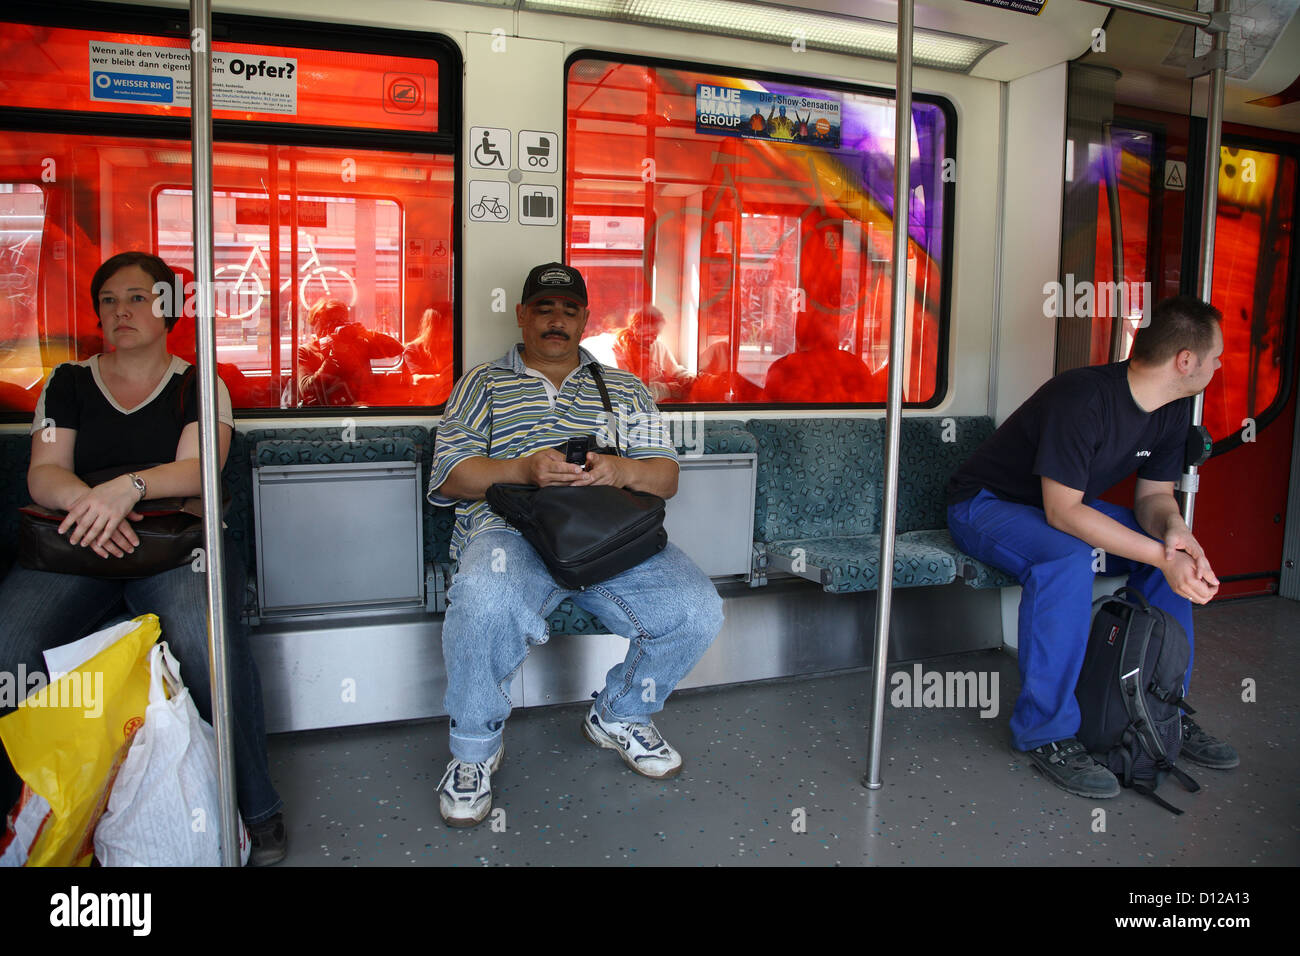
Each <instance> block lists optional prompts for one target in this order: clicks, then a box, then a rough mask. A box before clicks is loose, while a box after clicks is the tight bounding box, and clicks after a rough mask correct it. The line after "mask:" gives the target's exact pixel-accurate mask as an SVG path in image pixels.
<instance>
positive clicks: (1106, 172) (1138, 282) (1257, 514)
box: [1057, 106, 1300, 598]
mask: <svg viewBox="0 0 1300 956" xmlns="http://www.w3.org/2000/svg"><path fill="white" fill-rule="evenodd" d="M1086 145H1087V147H1088V151H1087V153H1086V154H1085V155H1086V157H1087V158H1086V159H1085V160H1084V162H1083V163H1082V165H1081V166H1076V168H1075V169H1074V170H1073V173H1074V181H1073V182H1067V200H1066V217H1065V228H1066V232H1065V234H1064V235H1063V241H1062V253H1063V266H1062V271H1063V272H1070V271H1071V270H1074V271H1075V272H1076V273H1078V274H1076V275H1075V280H1076V283H1077V282H1079V281H1084V280H1091V281H1092V282H1093V283H1095V286H1096V287H1097V288H1099V289H1101V288H1106V287H1107V286H1108V285H1109V287H1110V288H1112V289H1116V290H1118V291H1119V292H1120V293H1121V294H1119V295H1111V296H1102V295H1100V294H1098V295H1097V296H1096V309H1095V311H1094V313H1093V314H1092V315H1091V316H1089V317H1087V318H1086V320H1081V318H1078V317H1076V318H1075V319H1074V320H1073V324H1072V325H1071V326H1069V327H1066V328H1064V329H1063V334H1062V335H1060V336H1058V354H1057V364H1058V370H1063V369H1064V368H1068V367H1074V366H1077V365H1081V364H1098V363H1103V362H1109V361H1118V360H1121V359H1124V358H1126V357H1127V356H1128V352H1129V348H1130V347H1131V345H1132V340H1133V335H1134V332H1135V331H1136V328H1137V325H1138V323H1139V322H1140V321H1141V316H1142V312H1143V310H1144V308H1145V307H1149V306H1150V305H1151V304H1153V303H1154V302H1156V301H1159V300H1160V299H1162V298H1165V297H1166V296H1170V295H1178V294H1180V293H1192V294H1195V293H1196V292H1197V290H1198V278H1197V276H1196V268H1197V252H1198V249H1199V242H1200V238H1199V237H1200V233H1201V229H1200V222H1199V218H1200V197H1201V195H1202V192H1201V179H1202V175H1203V174H1202V173H1201V172H1200V171H1201V170H1202V169H1203V164H1204V123H1203V121H1196V120H1193V121H1189V119H1188V118H1187V117H1183V116H1175V115H1170V114H1163V113H1156V112H1152V111H1146V110H1138V109H1126V108H1124V107H1121V106H1117V107H1116V108H1115V115H1114V118H1113V121H1112V122H1110V123H1107V124H1105V125H1104V128H1102V129H1101V135H1100V136H1097V137H1096V139H1095V141H1094V142H1091V143H1088V144H1086ZM1076 156H1078V151H1077V150H1076ZM1298 175H1300V138H1298V137H1294V136H1290V135H1288V134H1280V133H1277V132H1275V131H1267V130H1256V129H1251V128H1247V127H1239V126H1233V125H1225V127H1224V131H1223V145H1222V147H1221V156H1220V164H1219V176H1218V182H1217V184H1216V188H1217V190H1218V209H1217V214H1216V227H1215V235H1216V238H1215V248H1214V284H1213V294H1212V303H1213V304H1214V305H1215V307H1217V308H1218V309H1219V310H1220V312H1221V313H1222V314H1223V322H1222V330H1223V337H1224V354H1223V357H1222V368H1221V369H1220V371H1219V372H1218V373H1217V374H1216V375H1215V377H1214V379H1213V380H1212V381H1211V383H1210V386H1209V387H1208V388H1207V389H1206V392H1205V407H1204V424H1205V426H1206V428H1207V429H1208V430H1209V432H1210V434H1211V435H1212V436H1213V438H1214V456H1213V457H1212V458H1211V459H1210V460H1209V461H1208V462H1207V463H1206V464H1205V465H1204V466H1202V468H1201V470H1200V474H1201V479H1200V490H1199V493H1198V495H1197V498H1196V511H1195V532H1196V536H1197V539H1198V540H1199V541H1200V542H1201V543H1202V544H1203V545H1204V546H1205V549H1206V552H1207V554H1208V555H1209V557H1210V560H1211V562H1212V563H1213V565H1214V569H1215V572H1216V573H1217V574H1218V576H1219V578H1220V581H1221V582H1222V586H1221V588H1220V590H1219V595H1218V597H1219V598H1226V597H1241V596H1246V595H1255V594H1274V593H1276V592H1277V589H1278V584H1279V578H1280V571H1281V567H1282V561H1283V555H1282V548H1283V536H1284V531H1285V522H1286V507H1287V488H1288V480H1289V462H1290V459H1291V446H1292V442H1293V436H1294V428H1295V414H1296V389H1295V381H1296V373H1297V355H1296V347H1295V340H1296V332H1297V328H1296V326H1297V319H1296V303H1297V284H1298V283H1297V278H1298V276H1297V269H1296V250H1295V244H1294V226H1295V221H1296V213H1297V178H1298ZM1132 487H1133V480H1132V479H1129V481H1128V482H1126V483H1124V484H1123V485H1121V486H1119V487H1118V488H1117V489H1115V490H1114V491H1113V493H1112V494H1111V495H1108V497H1110V498H1113V500H1115V501H1116V502H1119V503H1126V504H1131V502H1132Z"/></svg>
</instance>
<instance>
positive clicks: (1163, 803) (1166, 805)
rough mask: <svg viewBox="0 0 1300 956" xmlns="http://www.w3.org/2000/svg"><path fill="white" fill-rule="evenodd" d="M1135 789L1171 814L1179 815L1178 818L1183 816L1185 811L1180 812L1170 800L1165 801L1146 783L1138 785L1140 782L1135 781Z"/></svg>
mask: <svg viewBox="0 0 1300 956" xmlns="http://www.w3.org/2000/svg"><path fill="white" fill-rule="evenodd" d="M1133 789H1134V790H1136V791H1137V792H1138V793H1140V794H1142V796H1144V797H1150V798H1151V799H1152V800H1154V801H1155V802H1156V803H1158V804H1160V806H1162V807H1164V808H1165V809H1166V810H1168V811H1169V812H1170V813H1173V814H1175V815H1177V816H1180V817H1181V816H1182V815H1183V811H1182V810H1179V809H1178V808H1177V807H1176V806H1174V805H1173V804H1172V803H1170V802H1169V801H1168V800H1166V799H1164V798H1163V797H1161V796H1160V795H1159V794H1158V793H1156V792H1155V791H1154V790H1152V789H1151V788H1150V787H1148V786H1147V785H1146V784H1145V783H1138V782H1137V781H1136V780H1135V781H1134V782H1133Z"/></svg>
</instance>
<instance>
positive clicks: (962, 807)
mask: <svg viewBox="0 0 1300 956" xmlns="http://www.w3.org/2000/svg"><path fill="white" fill-rule="evenodd" d="M1196 622H1197V638H1198V639H1197V667H1196V671H1195V675H1194V679H1193V683H1192V689H1191V701H1192V703H1193V704H1194V705H1195V706H1196V707H1197V708H1198V710H1199V714H1198V718H1199V719H1201V722H1202V724H1203V725H1204V726H1205V727H1206V728H1207V729H1209V730H1210V731H1211V732H1213V733H1215V734H1218V735H1220V736H1223V737H1225V738H1227V739H1228V740H1230V741H1231V742H1232V743H1233V744H1234V745H1235V746H1236V747H1237V749H1238V750H1239V751H1240V753H1241V757H1242V765H1241V767H1240V768H1238V769H1236V770H1234V771H1229V772H1219V771H1213V770H1205V769H1201V768H1196V767H1191V768H1189V769H1190V770H1191V772H1192V774H1193V776H1194V777H1196V779H1197V780H1198V781H1200V783H1201V785H1202V790H1201V792H1199V793H1195V794H1192V793H1186V792H1185V791H1183V790H1182V788H1181V787H1179V786H1178V785H1177V784H1176V783H1171V782H1166V783H1165V784H1164V785H1163V786H1162V787H1161V789H1160V792H1161V795H1162V796H1164V797H1165V798H1166V799H1169V800H1170V801H1171V802H1173V803H1174V804H1175V805H1177V806H1179V807H1182V808H1183V809H1184V810H1186V813H1185V815H1183V816H1181V817H1175V816H1173V815H1172V814H1170V813H1168V812H1166V811H1165V810H1163V809H1161V808H1160V807H1158V806H1156V805H1155V804H1154V803H1152V802H1150V801H1148V800H1146V799H1144V798H1142V797H1140V796H1138V795H1136V794H1134V793H1132V792H1131V791H1125V792H1124V793H1122V794H1121V795H1120V796H1119V797H1118V798H1115V799H1113V800H1103V801H1088V800H1084V799H1082V798H1079V797H1073V796H1070V795H1069V794H1066V793H1063V792H1062V791H1060V790H1057V789H1056V788H1055V787H1053V786H1051V785H1050V784H1048V783H1046V782H1045V781H1044V779H1043V778H1042V777H1041V776H1039V774H1038V772H1037V771H1036V770H1034V769H1033V768H1032V767H1031V766H1029V765H1028V764H1027V763H1026V762H1025V761H1023V760H1020V759H1017V758H1016V757H1015V756H1014V755H1012V754H1011V753H1010V751H1009V750H1008V745H1007V719H1008V717H1009V715H1010V711H1011V705H1012V703H1013V702H1014V700H1015V694H1016V692H1017V690H1018V687H1019V678H1018V675H1017V671H1016V663H1015V660H1014V658H1012V657H1011V656H1009V655H1007V654H1002V653H994V652H989V653H981V654H967V655H962V656H957V657H946V658H941V659H937V660H933V661H928V662H925V664H924V668H925V669H926V670H931V669H933V670H939V671H943V672H947V671H985V672H990V673H992V672H996V673H997V674H998V677H999V689H1000V695H999V696H1000V713H999V714H998V716H997V717H996V718H992V719H983V718H981V717H980V716H979V715H978V712H977V710H975V709H956V708H949V709H944V708H924V707H922V708H895V707H892V706H888V707H887V710H886V715H885V761H884V765H883V778H884V783H885V786H884V787H883V788H882V789H880V790H878V791H874V792H871V791H868V790H866V789H865V788H863V787H862V786H861V784H860V782H859V781H860V780H861V778H862V775H863V773H864V771H865V764H866V749H867V731H866V724H867V713H868V710H869V709H870V674H869V673H867V672H854V673H841V674H836V675H832V676H828V677H820V678H806V679H799V680H789V681H779V682H769V683H764V684H757V685H749V686H743V687H731V688H724V689H718V690H702V691H694V692H684V693H681V694H678V695H675V696H674V697H673V698H672V699H671V700H670V701H669V702H668V706H667V709H666V710H665V712H664V714H663V715H662V716H661V717H660V718H659V719H658V720H657V724H658V726H659V728H660V729H661V730H662V731H663V733H664V735H665V736H666V737H667V738H668V739H669V740H670V741H671V742H672V743H673V744H674V745H675V746H676V747H677V748H678V749H679V750H681V751H682V753H683V755H684V757H685V761H686V766H685V769H684V771H683V773H682V774H681V775H680V776H679V777H678V778H676V779H675V780H670V781H666V782H654V781H651V780H646V779H644V778H641V777H638V776H636V775H635V774H633V773H632V772H631V771H629V770H627V769H625V768H624V766H623V764H622V762H621V761H620V760H619V759H618V757H617V756H616V755H615V754H614V753H613V752H612V751H606V750H598V749H597V748H596V747H594V746H593V745H591V744H590V743H588V742H587V741H586V740H585V738H584V737H583V736H582V733H581V730H580V727H579V723H580V721H581V719H582V715H583V713H584V711H585V708H583V707H580V706H564V707H549V708H535V709H532V710H526V711H518V712H516V713H515V714H514V715H513V716H512V717H511V719H510V721H509V723H508V724H507V727H506V738H505V739H506V759H505V763H504V765H503V766H502V768H501V770H500V771H498V772H497V773H496V774H495V775H494V777H493V783H494V784H495V804H494V806H495V808H498V809H500V810H503V811H504V814H495V817H496V819H495V824H496V827H497V829H496V830H494V829H493V827H492V822H493V821H492V820H489V821H485V822H484V823H483V824H482V825H480V826H479V827H477V828H475V829H472V830H453V829H450V828H448V827H446V826H444V825H443V824H442V821H441V820H440V818H439V816H438V804H437V797H436V794H435V792H434V786H435V785H436V784H437V782H438V780H439V778H440V777H441V775H442V771H443V768H444V766H445V764H446V762H447V760H448V759H449V755H448V753H447V742H446V741H447V722H446V719H445V718H443V719H441V720H434V721H428V722H424V723H419V724H406V725H388V726H377V727H360V728H349V729H346V730H338V731H318V732H314V733H308V734H291V735H280V736H276V737H272V738H271V741H270V752H271V769H272V774H273V775H274V777H275V779H276V782H277V784H278V786H279V787H280V790H281V793H282V795H283V797H284V799H285V802H286V806H287V810H286V821H287V823H288V827H289V835H290V841H291V850H290V856H289V859H288V861H287V864H286V865H308V866H375V865H390V866H391V865H404V864H406V865H457V866H474V865H489V864H505V865H511V866H529V865H531V866H536V865H553V864H560V865H564V864H596V865H601V864H613V865H619V866H625V865H637V866H654V865H664V864H686V865H700V864H703V865H708V864H730V865H736V864H758V865H785V866H824V865H861V864H880V865H890V866H914V865H936V864H937V865H954V866H967V865H1001V864H1025V865H1065V866H1070V865H1086V866H1106V865H1111V866H1131V865H1144V864H1145V865H1195V866H1201V865H1254V864H1262V865H1269V866H1281V865H1289V866H1295V865H1297V864H1300V808H1298V804H1297V797H1298V795H1300V786H1298V784H1300V760H1298V759H1297V753H1300V749H1298V744H1300V741H1297V730H1296V728H1297V721H1296V709H1297V704H1296V687H1297V676H1300V605H1297V604H1296V603H1294V602H1290V601H1287V600H1285V599H1282V598H1260V599H1252V600H1247V601H1236V602H1229V603H1225V604H1221V605H1216V606H1213V607H1210V608H1206V609H1201V610H1198V611H1197V618H1196ZM902 669H905V670H907V671H908V672H909V673H910V671H911V665H910V664H909V665H905V666H904V667H903V668H902ZM1247 678H1250V679H1253V681H1254V682H1255V688H1256V701H1255V702H1253V703H1247V702H1244V701H1243V700H1242V681H1243V680H1244V679H1247ZM891 686H892V685H891ZM1097 811H1104V819H1103V818H1102V816H1100V815H1099V814H1098V813H1097ZM800 822H802V823H803V824H804V825H803V828H802V829H803V832H798V830H799V824H800ZM1100 825H1104V830H1099V829H1097V827H1098V826H1100Z"/></svg>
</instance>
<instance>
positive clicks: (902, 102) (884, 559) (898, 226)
mask: <svg viewBox="0 0 1300 956" xmlns="http://www.w3.org/2000/svg"><path fill="white" fill-rule="evenodd" d="M912 4H913V0H899V3H898V65H897V68H896V74H895V75H896V81H897V84H898V92H897V94H896V97H897V98H896V99H895V101H894V263H893V277H892V279H891V281H892V282H893V292H894V298H893V306H892V309H891V313H890V317H889V392H888V395H887V397H886V400H885V487H884V491H885V500H884V504H883V507H882V508H881V513H880V584H879V588H878V590H877V592H876V636H875V646H874V648H873V651H874V653H873V655H872V661H873V663H872V670H871V678H872V692H871V738H870V743H869V744H868V751H867V774H866V777H865V779H864V780H863V781H862V782H863V784H864V785H865V786H866V787H867V789H869V790H879V789H880V786H881V782H880V747H881V741H882V739H883V736H884V730H885V728H884V721H885V667H886V666H887V664H888V657H889V614H890V610H891V605H892V602H893V598H894V533H895V531H896V529H897V523H898V522H897V517H898V515H897V511H898V445H899V432H900V431H901V430H902V424H903V423H902V408H903V362H904V358H903V322H904V319H905V317H906V316H905V313H906V311H907V233H908V224H909V221H910V219H911V216H910V212H911V201H910V200H911V194H912V188H911V187H912V14H913V9H912Z"/></svg>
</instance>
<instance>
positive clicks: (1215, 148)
mask: <svg viewBox="0 0 1300 956" xmlns="http://www.w3.org/2000/svg"><path fill="white" fill-rule="evenodd" d="M1227 10H1228V0H1215V3H1214V11H1215V13H1226V12H1227ZM1227 49H1228V38H1227V35H1226V34H1223V33H1216V34H1214V41H1213V46H1211V48H1210V61H1211V62H1213V63H1215V64H1216V66H1215V68H1214V69H1213V70H1212V71H1211V72H1210V102H1209V107H1208V110H1207V113H1206V118H1205V171H1204V174H1203V175H1202V177H1201V189H1202V193H1201V248H1200V256H1199V258H1198V260H1197V280H1198V281H1199V284H1200V296H1201V300H1202V301H1204V302H1209V301H1210V296H1211V294H1212V293H1213V291H1214V230H1215V227H1216V225H1217V223H1216V221H1215V217H1216V216H1217V215H1218V213H1219V146H1220V143H1221V141H1222V138H1223V84H1224V76H1225V71H1224V67H1223V64H1224V61H1225V58H1226V56H1227ZM1204 412H1205V392H1203V391H1202V392H1197V393H1196V397H1195V398H1193V399H1192V427H1193V428H1194V427H1196V426H1198V425H1200V424H1201V420H1202V418H1203V417H1204ZM1200 482H1201V479H1200V475H1199V474H1198V473H1197V467H1196V465H1188V466H1187V470H1186V471H1185V472H1183V476H1182V478H1181V479H1180V480H1179V482H1178V490H1179V491H1181V492H1183V521H1185V522H1186V523H1187V527H1189V528H1190V527H1191V526H1192V520H1193V519H1194V517H1195V514H1196V491H1197V489H1198V488H1199V487H1200Z"/></svg>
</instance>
